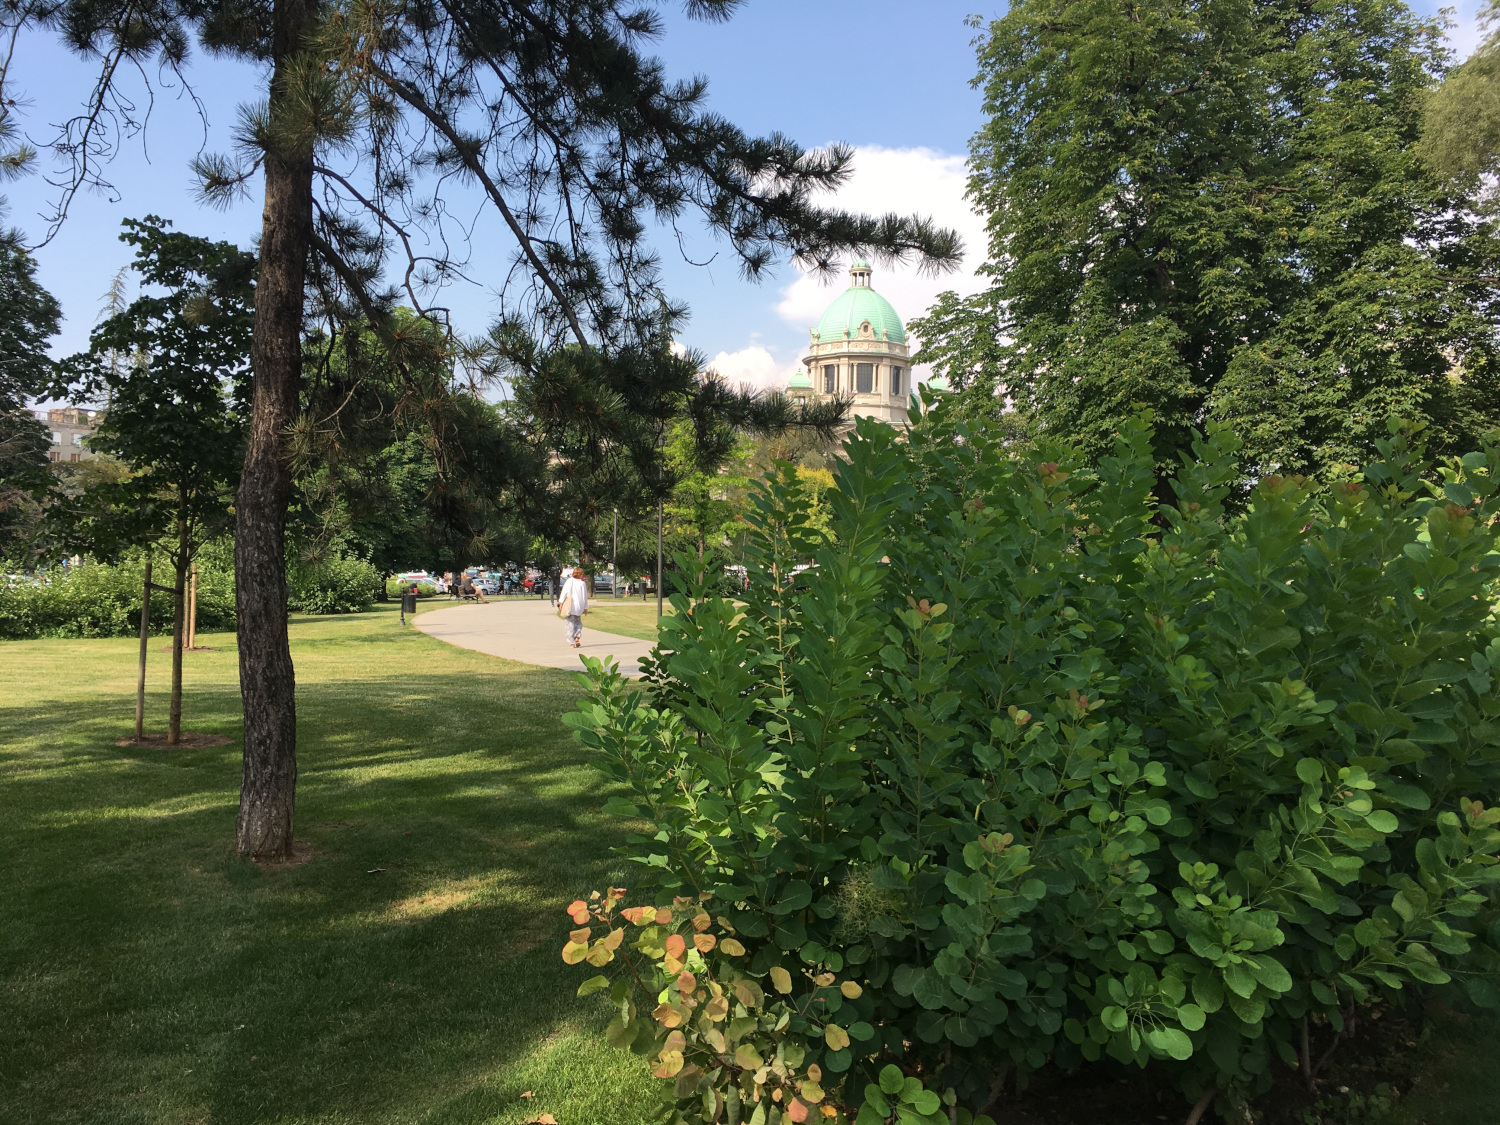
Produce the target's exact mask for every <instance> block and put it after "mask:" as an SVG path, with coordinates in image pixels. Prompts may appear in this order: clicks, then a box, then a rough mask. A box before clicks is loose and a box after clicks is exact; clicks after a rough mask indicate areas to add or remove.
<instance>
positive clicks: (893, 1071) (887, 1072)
mask: <svg viewBox="0 0 1500 1125" xmlns="http://www.w3.org/2000/svg"><path fill="white" fill-rule="evenodd" d="M905 1085H906V1075H904V1074H902V1073H901V1068H900V1067H899V1066H897V1065H896V1064H895V1063H890V1064H888V1065H886V1066H884V1067H882V1068H881V1071H880V1088H881V1089H882V1090H883V1091H885V1092H886V1093H887V1094H899V1093H900V1092H901V1087H903V1086H905Z"/></svg>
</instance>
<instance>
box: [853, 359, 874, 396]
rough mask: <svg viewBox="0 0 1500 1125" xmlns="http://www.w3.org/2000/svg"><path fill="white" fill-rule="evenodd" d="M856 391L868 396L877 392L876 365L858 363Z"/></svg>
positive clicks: (856, 366) (855, 376) (855, 381)
mask: <svg viewBox="0 0 1500 1125" xmlns="http://www.w3.org/2000/svg"><path fill="white" fill-rule="evenodd" d="M854 389H855V390H856V391H857V392H858V393H860V394H862V395H867V394H870V393H871V392H872V391H874V390H875V365H874V364H873V363H856V364H855V365H854Z"/></svg>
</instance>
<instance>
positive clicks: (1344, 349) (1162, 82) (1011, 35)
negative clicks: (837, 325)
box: [922, 0, 1500, 473]
mask: <svg viewBox="0 0 1500 1125" xmlns="http://www.w3.org/2000/svg"><path fill="white" fill-rule="evenodd" d="M1444 60H1445V54H1444V48H1443V47H1442V42H1441V38H1440V35H1439V32H1438V29H1436V28H1435V27H1433V26H1431V25H1429V24H1425V23H1423V22H1421V21H1420V20H1418V19H1417V18H1416V17H1414V16H1413V15H1412V13H1411V12H1410V10H1409V9H1408V8H1407V7H1406V6H1405V5H1404V4H1402V3H1400V2H1398V0H1349V2H1347V3H1339V4H1331V3H1329V4H1324V3H1313V4H1308V3H1304V2H1302V0H1212V2H1204V0H1127V2H1123V3H1122V2H1120V0H1019V2H1017V3H1015V4H1013V5H1012V6H1011V8H1010V10H1009V11H1008V12H1007V14H1006V15H1005V16H1004V17H1002V18H1000V19H998V20H996V21H994V22H993V23H991V24H990V25H989V27H988V30H987V33H986V35H985V37H984V39H983V41H982V44H981V46H980V50H979V66H980V70H979V79H978V81H979V84H980V85H981V86H982V89H983V91H984V107H985V112H986V113H987V115H988V121H987V123H986V124H985V126H984V128H983V129H982V130H981V131H980V132H979V133H978V134H977V135H976V136H975V138H974V140H973V143H972V158H971V167H972V178H971V181H970V196H971V198H972V199H973V201H974V203H975V204H976V206H977V207H978V208H979V209H980V210H981V211H982V212H983V213H984V214H985V215H986V216H987V218H988V226H989V236H990V247H989V249H990V257H989V262H988V266H987V268H988V270H989V272H990V274H991V276H992V277H993V280H994V285H993V287H992V288H991V289H990V290H989V291H988V292H986V293H983V294H981V295H980V296H978V297H975V298H971V299H969V300H966V301H959V300H957V299H953V298H949V299H947V300H945V301H943V302H940V304H939V307H938V309H937V310H935V312H934V314H933V315H932V316H931V317H930V318H929V319H928V320H927V321H926V322H924V323H923V325H922V327H923V328H924V330H925V335H924V340H925V342H926V343H925V351H924V355H925V356H926V357H927V358H929V359H936V360H937V361H939V362H940V363H941V364H945V365H947V366H948V367H949V369H950V370H951V371H952V373H953V374H954V375H956V376H962V377H963V378H964V379H966V380H967V381H969V382H970V383H971V384H972V386H973V393H978V394H981V395H990V394H991V393H992V391H998V393H999V394H1000V395H1001V396H1003V397H1004V398H1005V399H1006V400H1008V401H1009V403H1010V404H1012V405H1014V406H1015V407H1017V408H1018V409H1019V410H1020V412H1021V413H1022V414H1023V415H1025V416H1027V417H1028V418H1029V419H1030V421H1031V423H1032V425H1033V426H1035V427H1037V428H1040V429H1046V430H1050V431H1052V432H1054V433H1059V434H1066V435H1070V436H1076V437H1077V438H1078V439H1079V440H1081V441H1082V443H1083V445H1084V447H1085V448H1086V449H1088V450H1089V451H1090V452H1091V453H1092V454H1093V455H1095V456H1099V455H1103V454H1106V453H1107V452H1108V450H1109V448H1110V442H1111V438H1112V435H1113V434H1114V433H1116V432H1118V431H1119V430H1120V428H1121V426H1122V425H1123V424H1124V421H1125V419H1126V417H1127V416H1128V415H1129V413H1130V412H1131V411H1132V410H1134V409H1135V408H1136V407H1137V406H1138V405H1146V406H1149V407H1151V408H1152V409H1154V411H1155V414H1156V417H1157V419H1158V427H1159V428H1158V431H1157V449H1158V455H1159V458H1160V460H1161V462H1162V464H1163V470H1164V473H1166V472H1169V471H1170V469H1171V467H1172V466H1173V465H1175V463H1176V459H1177V454H1178V453H1179V452H1181V451H1183V450H1186V449H1187V448H1188V446H1189V443H1190V440H1191V439H1190V434H1191V432H1192V430H1193V428H1194V427H1201V426H1202V425H1203V424H1204V423H1205V422H1207V421H1208V420H1210V419H1220V420H1223V421H1226V422H1230V423H1232V424H1233V425H1234V427H1235V429H1236V432H1237V433H1239V434H1240V435H1241V436H1242V437H1243V439H1244V442H1245V455H1246V457H1247V459H1248V461H1249V462H1250V464H1251V466H1253V467H1254V468H1255V469H1256V470H1258V471H1262V472H1273V471H1280V472H1306V471H1313V470H1316V471H1322V470H1323V469H1326V468H1329V467H1330V466H1333V465H1336V464H1339V463H1358V462H1360V461H1361V460H1362V459H1363V458H1364V456H1365V455H1366V454H1367V453H1368V451H1369V449H1370V448H1372V442H1373V441H1374V440H1375V439H1376V438H1377V437H1379V436H1382V435H1384V433H1385V423H1386V420H1387V419H1388V418H1389V417H1390V416H1392V415H1399V416H1402V417H1405V418H1411V419H1415V420H1422V421H1425V422H1427V423H1428V425H1429V430H1428V432H1429V435H1430V436H1431V438H1432V440H1433V441H1434V442H1435V444H1436V445H1437V446H1438V447H1439V448H1441V449H1443V450H1451V449H1455V448H1468V447H1469V445H1470V444H1471V443H1473V442H1474V441H1475V435H1476V433H1477V432H1482V431H1484V430H1486V429H1488V428H1489V427H1490V426H1492V425H1493V424H1494V423H1495V422H1496V421H1497V420H1500V394H1497V391H1500V388H1497V383H1496V363H1495V347H1496V341H1495V328H1494V325H1495V317H1494V313H1495V302H1496V296H1497V293H1500V289H1497V285H1500V271H1497V270H1496V269H1495V263H1496V258H1497V253H1500V248H1497V244H1496V240H1495V236H1494V234H1493V232H1492V231H1491V230H1490V229H1489V228H1488V227H1487V226H1486V225H1484V224H1482V223H1480V222H1478V221H1476V220H1475V219H1474V217H1473V216H1472V215H1471V214H1469V213H1468V212H1466V211H1465V210H1464V209H1463V208H1462V207H1461V206H1460V205H1459V204H1460V200H1459V199H1458V198H1456V197H1455V195H1454V194H1453V192H1452V191H1451V190H1450V189H1449V188H1448V187H1447V186H1446V185H1445V183H1444V182H1443V181H1441V180H1440V179H1439V178H1438V177H1437V176H1435V175H1434V174H1433V173H1431V172H1430V171H1429V169H1428V168H1427V167H1426V166H1425V165H1424V163H1423V161H1422V160H1421V158H1420V157H1419V155H1418V153H1417V151H1416V146H1417V141H1418V138H1419V135H1420V126H1421V111H1422V106H1423V103H1424V99H1425V97H1426V94H1427V91H1428V89H1429V87H1430V86H1431V85H1432V83H1433V82H1434V81H1435V80H1436V79H1437V77H1438V76H1439V75H1440V74H1441V73H1442V70H1443V66H1444ZM965 393H970V392H965Z"/></svg>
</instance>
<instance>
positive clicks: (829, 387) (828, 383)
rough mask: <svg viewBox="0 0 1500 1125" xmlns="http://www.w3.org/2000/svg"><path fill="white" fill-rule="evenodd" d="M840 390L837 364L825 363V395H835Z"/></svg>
mask: <svg viewBox="0 0 1500 1125" xmlns="http://www.w3.org/2000/svg"><path fill="white" fill-rule="evenodd" d="M838 389H839V369H838V366H837V365H836V364H832V363H825V364H824V365H823V393H824V394H825V395H831V394H835V393H836V392H837V391H838Z"/></svg>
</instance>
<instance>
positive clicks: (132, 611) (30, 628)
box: [0, 549, 234, 640]
mask: <svg viewBox="0 0 1500 1125" xmlns="http://www.w3.org/2000/svg"><path fill="white" fill-rule="evenodd" d="M144 577H145V560H144V559H143V558H131V559H126V560H124V561H122V562H120V563H118V564H116V565H111V566H106V565H102V564H98V563H84V564H83V565H81V566H74V567H67V568H57V569H54V570H52V571H50V572H48V573H47V574H46V575H44V578H45V579H46V582H47V584H46V585H37V584H33V583H31V582H21V583H17V584H15V585H0V639H4V640H26V639H30V638H35V637H128V636H135V635H137V634H138V633H139V632H140V628H141V593H142V589H143V579H144ZM151 577H152V581H154V582H158V583H160V584H161V585H163V586H169V585H171V583H172V580H173V574H172V570H171V568H170V567H168V566H166V565H165V564H164V563H163V560H162V559H161V558H160V556H158V557H157V559H156V563H155V566H154V567H153V570H152V575H151ZM233 628H234V572H233V565H232V560H231V559H230V558H229V554H228V552H227V551H210V550H208V549H205V551H204V552H203V553H202V554H201V555H200V560H199V565H198V629H199V631H200V632H210V631H214V630H223V629H233ZM151 631H152V633H154V634H158V635H161V634H169V633H171V631H172V596H171V595H170V594H165V593H162V592H160V591H156V592H153V593H152V595H151Z"/></svg>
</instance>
